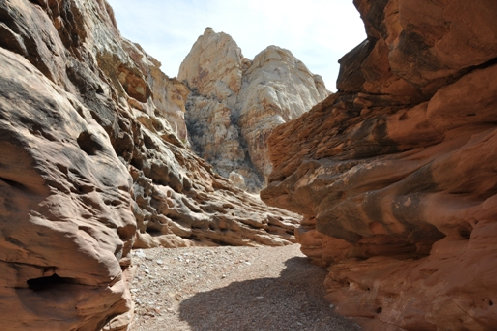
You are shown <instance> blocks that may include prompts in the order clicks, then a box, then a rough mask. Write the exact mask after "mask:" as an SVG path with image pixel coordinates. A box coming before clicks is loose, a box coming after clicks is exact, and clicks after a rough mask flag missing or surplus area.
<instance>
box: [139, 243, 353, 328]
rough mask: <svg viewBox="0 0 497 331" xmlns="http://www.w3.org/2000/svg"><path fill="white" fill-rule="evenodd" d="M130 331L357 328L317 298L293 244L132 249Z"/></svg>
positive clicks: (313, 273) (318, 286) (312, 274)
mask: <svg viewBox="0 0 497 331" xmlns="http://www.w3.org/2000/svg"><path fill="white" fill-rule="evenodd" d="M133 261H134V264H135V266H136V271H135V278H134V280H133V283H132V290H131V291H132V294H133V296H134V299H135V322H134V325H133V327H132V328H131V329H132V330H146V331H150V330H319V331H322V330H359V327H358V326H357V325H356V324H354V323H353V322H351V321H349V320H347V319H345V318H343V317H341V316H338V315H336V314H334V312H333V308H332V307H330V304H329V303H328V302H326V301H325V300H324V299H323V294H324V292H323V291H324V290H323V287H322V281H323V278H324V275H325V271H324V270H323V269H321V268H319V267H316V266H313V265H311V264H310V263H309V262H308V260H307V259H306V258H305V257H304V256H303V255H302V253H300V251H299V246H298V245H289V246H284V247H232V246H221V247H188V248H174V249H166V248H153V249H147V250H136V251H134V252H133Z"/></svg>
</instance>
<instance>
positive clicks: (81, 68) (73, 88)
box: [0, 0, 296, 330]
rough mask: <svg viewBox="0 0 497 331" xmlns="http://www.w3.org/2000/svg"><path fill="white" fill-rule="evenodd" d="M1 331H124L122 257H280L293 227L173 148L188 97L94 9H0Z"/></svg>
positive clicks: (181, 142)
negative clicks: (276, 251) (213, 252)
mask: <svg viewBox="0 0 497 331" xmlns="http://www.w3.org/2000/svg"><path fill="white" fill-rule="evenodd" d="M0 17H1V20H0V67H1V70H0V151H1V153H2V156H1V157H0V248H1V249H0V273H1V274H2V275H3V277H1V279H0V297H1V300H0V319H1V320H2V326H1V329H2V330H97V329H100V328H102V327H105V329H106V330H120V329H126V327H127V324H128V323H129V322H130V320H132V317H133V316H132V314H133V309H132V308H133V307H132V306H133V305H132V302H131V297H130V294H129V290H128V283H129V279H130V278H131V272H130V268H129V267H130V264H131V263H132V261H131V260H130V255H129V252H130V250H131V249H132V246H135V247H150V246H156V245H165V246H181V245H192V244H199V243H202V244H217V243H222V244H234V245H242V244H246V245H257V244H269V245H282V244H286V243H289V242H291V241H292V240H293V237H292V235H291V234H292V232H293V228H294V224H295V223H296V216H295V215H294V214H292V213H289V212H288V213H287V212H282V211H279V210H277V209H274V208H267V207H266V206H265V205H264V204H263V203H262V202H261V201H260V200H258V199H257V198H255V197H252V196H250V195H248V194H245V193H244V192H242V191H241V190H239V189H237V188H234V187H233V186H232V185H231V184H230V183H229V181H227V180H225V179H222V178H221V177H219V176H217V175H214V174H213V172H212V169H211V167H210V166H208V165H207V163H206V162H205V161H204V160H202V159H200V158H199V157H197V156H196V155H195V154H194V153H193V152H192V151H190V150H189V149H188V148H186V140H187V132H186V126H185V123H184V120H183V114H184V104H185V98H186V95H187V93H188V90H187V88H186V87H185V86H184V85H183V84H181V83H179V82H178V81H176V80H174V79H169V78H168V77H167V76H165V75H164V74H163V73H162V72H161V71H160V69H159V65H160V64H159V63H158V62H157V61H156V60H154V59H152V58H150V57H149V56H147V55H146V53H145V52H144V51H143V50H142V49H141V48H140V47H139V46H138V45H136V44H133V43H131V42H129V41H127V40H124V39H122V38H121V37H120V36H119V32H118V30H117V28H116V23H115V20H114V17H113V13H112V9H111V8H110V7H109V5H108V4H107V3H106V2H105V1H104V0H90V1H82V0H54V1H45V0H37V1H28V0H5V1H1V2H0Z"/></svg>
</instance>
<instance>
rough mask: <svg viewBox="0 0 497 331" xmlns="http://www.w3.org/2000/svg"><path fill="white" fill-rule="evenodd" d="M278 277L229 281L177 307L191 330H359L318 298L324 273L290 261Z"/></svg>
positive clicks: (301, 260) (303, 261) (305, 262)
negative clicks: (229, 282)
mask: <svg viewBox="0 0 497 331" xmlns="http://www.w3.org/2000/svg"><path fill="white" fill-rule="evenodd" d="M285 264H286V269H285V270H283V271H282V272H281V275H280V277H278V278H260V279H254V280H247V281H243V282H234V283H232V284H230V285H229V286H227V287H224V288H220V289H215V290H212V291H209V292H203V293H198V294H196V295H195V296H193V297H191V298H189V299H185V300H183V301H182V302H181V303H180V307H179V317H180V318H181V319H182V320H184V321H186V322H187V323H188V324H189V325H190V327H191V329H192V330H195V331H197V330H258V331H259V330H316V331H317V330H319V331H322V330H359V327H358V326H357V325H356V324H355V323H353V322H352V321H350V320H347V319H345V318H344V317H342V316H339V315H337V314H335V313H334V311H333V309H332V308H330V303H329V302H327V301H326V300H324V299H323V297H324V288H323V279H324V276H325V274H326V270H324V269H322V268H320V267H317V266H314V265H312V264H310V262H309V261H308V260H307V259H306V258H302V257H294V258H291V259H289V260H288V261H286V262H285Z"/></svg>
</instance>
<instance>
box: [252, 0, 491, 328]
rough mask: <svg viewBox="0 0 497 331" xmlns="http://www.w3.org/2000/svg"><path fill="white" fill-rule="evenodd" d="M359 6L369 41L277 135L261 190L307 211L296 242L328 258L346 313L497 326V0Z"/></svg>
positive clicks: (373, 324) (438, 324)
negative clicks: (335, 88) (329, 88)
mask: <svg viewBox="0 0 497 331" xmlns="http://www.w3.org/2000/svg"><path fill="white" fill-rule="evenodd" d="M355 3H356V5H357V7H358V9H359V11H360V12H361V16H362V18H363V19H364V21H365V25H366V30H367V32H368V41H367V42H366V43H364V44H362V45H361V46H359V48H356V49H355V50H354V51H352V52H351V53H349V54H348V55H347V56H345V57H344V58H343V59H342V62H341V72H340V77H339V79H338V85H339V89H340V90H339V92H338V93H336V94H334V95H332V96H330V97H328V98H327V99H325V100H324V101H323V102H322V103H320V104H318V105H317V106H315V107H314V108H313V109H312V110H311V111H310V112H309V113H306V114H304V115H303V116H302V117H301V118H299V119H296V120H293V121H290V122H288V123H287V124H284V125H282V126H279V127H277V128H275V129H274V130H273V133H272V135H271V136H270V138H269V140H268V143H269V150H270V157H271V161H272V163H273V167H274V168H273V172H272V174H271V175H270V177H269V184H268V187H267V188H266V189H264V190H263V191H262V193H261V195H262V198H263V199H264V200H265V201H266V202H268V203H270V204H271V205H274V206H278V207H283V208H288V209H290V210H293V211H296V212H299V213H301V214H303V215H304V220H303V221H302V224H301V228H300V229H299V230H298V231H297V233H296V237H297V241H299V242H300V243H301V244H302V251H303V252H304V253H305V254H307V255H308V256H309V257H310V258H311V259H312V260H313V261H314V262H315V263H318V264H320V265H323V266H327V267H328V270H329V274H328V276H327V278H326V280H325V286H326V288H327V291H328V298H329V299H330V300H332V301H333V303H334V304H335V309H336V311H337V312H338V313H341V314H344V315H348V316H353V317H356V318H358V319H359V320H360V321H361V322H362V323H363V324H364V326H365V327H366V328H368V329H379V328H384V327H400V328H403V329H408V330H421V329H423V330H425V329H426V330H436V329H451V330H460V329H470V330H490V329H494V328H496V327H497V318H496V316H497V310H496V309H497V308H496V305H494V302H495V298H496V297H497V292H496V289H497V281H496V279H497V278H496V276H497V264H496V259H495V257H496V256H497V255H496V254H497V246H496V244H495V241H496V239H497V224H496V222H495V220H496V219H497V189H496V188H497V180H496V178H497V177H496V176H495V175H496V173H495V169H494V168H495V167H494V166H493V165H494V164H495V163H496V162H497V153H496V151H497V127H496V126H495V120H494V118H495V116H496V115H497V113H496V110H497V97H496V96H497V93H496V92H497V91H496V86H497V80H496V77H497V65H496V64H495V59H497V48H496V47H495V46H496V42H497V24H496V23H495V20H494V19H493V17H496V16H497V6H496V4H495V2H492V1H477V2H471V3H469V2H466V1H435V2H433V1H428V0H427V1H411V0H390V1H368V0H364V1H355ZM354 70H355V71H356V72H354Z"/></svg>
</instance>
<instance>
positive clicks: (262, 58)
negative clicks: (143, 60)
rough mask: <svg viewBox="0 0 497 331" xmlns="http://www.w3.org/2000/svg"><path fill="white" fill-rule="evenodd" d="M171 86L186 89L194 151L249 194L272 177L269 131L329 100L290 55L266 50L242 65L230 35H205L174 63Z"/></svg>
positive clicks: (272, 48) (316, 78)
mask: <svg viewBox="0 0 497 331" xmlns="http://www.w3.org/2000/svg"><path fill="white" fill-rule="evenodd" d="M178 80H180V81H182V82H185V83H186V84H187V85H188V87H189V88H190V89H191V90H192V92H191V93H190V94H189V96H188V101H187V105H186V114H185V119H186V124H187V126H188V132H189V138H190V141H191V144H192V147H193V149H194V150H195V151H196V152H197V153H198V154H199V155H201V156H202V157H204V158H205V159H206V160H207V161H208V162H209V163H211V164H212V165H213V166H214V169H215V170H216V172H217V173H219V174H220V175H221V176H223V177H225V178H231V179H232V180H234V181H235V182H237V183H239V186H240V187H242V188H245V189H248V190H249V191H258V190H259V189H260V188H261V187H262V185H263V183H264V181H265V178H266V177H267V175H269V173H270V172H271V163H270V162H269V157H268V155H267V148H266V138H267V136H268V135H269V133H270V132H271V130H272V129H273V128H274V127H275V126H277V125H279V124H281V123H285V122H287V121H289V120H291V119H293V118H296V117H298V116H300V115H301V114H303V113H304V112H306V111H308V110H309V109H310V108H311V107H312V106H313V105H315V104H316V103H318V102H319V101H321V100H323V99H324V98H325V97H326V96H327V95H328V91H327V90H326V88H325V87H324V84H323V81H322V79H321V77H320V76H318V75H313V74H312V73H311V72H310V71H309V70H308V69H307V68H306V67H305V65H304V64H303V63H302V62H301V61H299V60H297V59H295V58H294V57H293V55H292V53H290V52H289V51H287V50H285V49H281V48H279V47H276V46H269V47H267V48H266V49H265V50H264V51H262V52H261V53H260V54H259V55H257V56H256V57H255V59H254V60H248V59H245V58H243V56H242V53H241V51H240V48H238V46H237V45H236V43H235V41H234V40H233V38H232V37H231V36H230V35H228V34H226V33H223V32H219V33H216V32H214V31H213V30H212V29H211V28H207V29H206V30H205V32H204V34H203V35H202V36H200V37H199V38H198V40H197V42H196V43H195V44H194V45H193V47H192V50H191V51H190V53H189V54H188V56H187V57H186V58H185V59H184V61H183V62H182V63H181V66H180V68H179V72H178Z"/></svg>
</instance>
